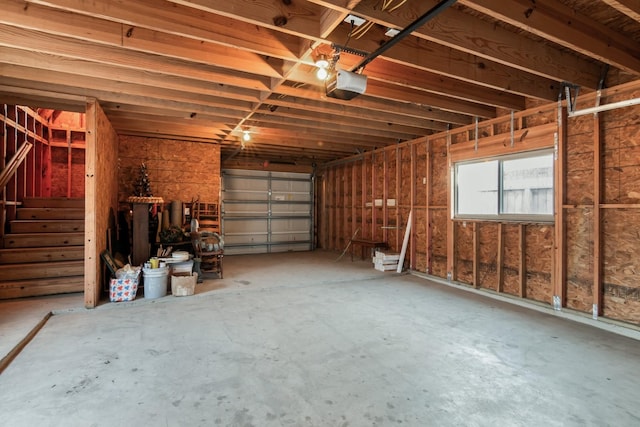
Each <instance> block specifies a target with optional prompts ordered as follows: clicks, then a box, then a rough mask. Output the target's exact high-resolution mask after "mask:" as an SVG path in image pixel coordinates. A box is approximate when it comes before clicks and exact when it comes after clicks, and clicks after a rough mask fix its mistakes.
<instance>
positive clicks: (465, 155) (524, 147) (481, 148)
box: [450, 123, 557, 162]
mask: <svg viewBox="0 0 640 427" xmlns="http://www.w3.org/2000/svg"><path fill="white" fill-rule="evenodd" d="M556 130H557V125H556V124H555V123H548V124H545V125H540V126H534V127H531V128H526V129H518V130H516V131H515V132H514V139H515V144H514V145H513V147H511V143H510V140H511V134H510V133H509V132H505V133H501V134H497V135H492V136H488V137H486V138H479V139H478V150H477V151H476V150H475V140H473V141H467V142H461V143H457V144H453V145H452V146H451V150H450V151H451V156H452V160H453V161H454V162H457V161H461V160H471V159H479V158H483V157H492V156H497V155H504V154H510V153H520V152H522V151H532V150H539V149H543V148H550V147H553V134H554V132H555V131H556Z"/></svg>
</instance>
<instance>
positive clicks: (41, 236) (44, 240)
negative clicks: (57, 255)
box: [4, 233, 84, 250]
mask: <svg viewBox="0 0 640 427" xmlns="http://www.w3.org/2000/svg"><path fill="white" fill-rule="evenodd" d="M82 245H84V233H25V234H8V235H6V236H5V237H4V247H5V248H41V247H46V246H82ZM60 250H62V249H60Z"/></svg>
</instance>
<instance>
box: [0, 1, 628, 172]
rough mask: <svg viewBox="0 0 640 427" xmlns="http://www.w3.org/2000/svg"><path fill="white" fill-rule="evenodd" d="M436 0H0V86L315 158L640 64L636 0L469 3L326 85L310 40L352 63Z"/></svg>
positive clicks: (524, 101) (257, 159) (28, 97)
mask: <svg viewBox="0 0 640 427" xmlns="http://www.w3.org/2000/svg"><path fill="white" fill-rule="evenodd" d="M438 3H439V1H438V0H406V1H401V0H395V1H391V2H384V3H383V2H380V1H379V0H297V1H284V0H260V1H253V0H236V1H228V0H137V1H135V2H125V1H110V0H92V1H86V0H4V2H3V13H2V14H0V96H2V97H3V99H4V102H9V103H11V102H14V101H16V102H17V101H24V102H25V103H28V104H29V105H33V102H36V101H37V102H40V103H42V104H43V105H42V107H45V108H47V107H48V108H68V109H72V110H78V109H81V106H82V99H83V97H93V98H96V99H98V100H99V101H100V103H101V105H102V106H103V108H104V110H105V112H106V114H107V115H108V116H109V118H110V119H111V121H112V122H113V125H114V128H115V129H116V131H117V132H119V133H121V134H128V135H136V136H147V137H160V138H174V139H184V140H189V141H198V142H204V143H211V144H219V145H220V147H221V150H222V159H223V160H225V159H227V161H230V162H234V164H242V162H244V161H246V162H247V164H262V162H263V161H266V162H270V161H272V162H280V163H282V164H291V165H296V166H300V165H307V166H308V165H311V164H321V163H323V162H326V161H331V160H336V159H339V158H342V157H345V156H349V155H353V154H356V153H362V152H366V151H368V150H373V149H375V148H380V147H384V146H387V145H392V144H397V143H398V142H400V141H404V140H409V139H413V138H418V137H424V136H427V135H430V134H433V133H436V132H441V131H444V130H446V129H451V128H455V127H458V126H463V125H467V124H470V123H474V122H475V120H476V119H478V120H480V121H482V120H485V119H488V118H492V117H495V116H496V115H497V114H504V113H505V112H508V111H518V110H522V109H525V108H527V106H529V105H538V104H539V103H540V102H547V101H549V102H551V101H555V100H557V98H558V96H559V94H560V92H561V90H562V88H563V83H566V82H568V83H571V84H573V85H576V86H579V87H580V89H581V90H582V91H584V92H592V91H594V90H595V89H596V88H597V87H598V82H599V81H600V80H601V79H602V77H603V70H604V69H605V67H606V66H607V65H608V66H609V69H608V74H606V75H605V76H604V77H605V85H606V84H609V83H610V84H617V83H624V82H626V81H630V80H636V79H638V75H639V74H640V53H639V52H638V49H637V46H638V45H640V8H639V7H638V5H637V2H635V1H631V0H595V1H594V0H537V1H536V2H535V3H532V2H530V1H527V0H514V1H510V2H506V3H505V2H495V1H490V0H458V1H457V2H456V3H455V4H454V5H453V6H450V7H448V8H447V9H446V10H444V11H443V12H442V13H440V14H439V15H437V16H436V17H435V18H433V19H432V20H430V21H428V22H426V23H425V24H424V25H422V26H420V27H418V28H416V29H415V30H414V31H413V33H412V34H410V35H408V36H407V37H406V38H404V39H402V40H401V41H400V42H399V43H397V44H395V45H394V46H393V47H392V48H390V49H388V50H386V51H384V52H383V53H382V54H381V55H380V56H379V57H377V58H375V59H374V60H373V61H371V62H370V63H369V64H367V65H366V67H365V68H364V70H363V73H364V74H365V75H367V90H366V91H365V93H363V94H360V95H359V96H357V97H355V98H353V99H351V100H349V101H346V100H340V99H335V98H331V97H328V96H327V94H326V89H325V87H324V82H322V81H319V80H318V79H317V78H316V67H315V66H314V61H313V59H314V57H313V55H312V52H313V51H314V49H316V48H318V46H322V47H321V49H323V52H324V51H327V52H328V53H329V57H333V59H334V64H333V65H334V66H335V67H338V68H342V69H347V70H349V69H352V68H353V67H354V66H355V65H356V64H358V63H359V62H360V61H361V60H362V56H358V55H354V54H352V53H350V52H360V53H361V55H365V54H367V53H371V52H374V51H376V50H377V49H378V48H379V47H380V46H381V45H384V44H385V43H386V42H388V40H389V36H388V35H387V34H386V32H387V29H388V28H394V29H397V30H401V29H403V28H405V27H407V26H408V25H409V24H411V23H412V22H414V21H415V20H416V18H418V17H420V16H422V15H424V14H425V12H426V11H427V10H429V9H431V8H432V7H433V6H435V5H436V4H438ZM507 3H508V4H507ZM385 6H386V7H385ZM498 6H499V7H498ZM349 14H353V15H355V16H358V17H360V18H362V19H363V20H364V21H365V24H364V25H363V26H362V27H360V28H357V27H356V26H352V25H351V23H349V22H345V17H346V16H347V15H349ZM345 47H346V49H345ZM245 129H250V131H251V135H252V139H251V141H250V142H249V143H247V144H244V148H243V145H242V143H241V136H242V131H243V130H245Z"/></svg>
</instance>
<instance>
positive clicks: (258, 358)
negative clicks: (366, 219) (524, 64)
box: [0, 252, 640, 426]
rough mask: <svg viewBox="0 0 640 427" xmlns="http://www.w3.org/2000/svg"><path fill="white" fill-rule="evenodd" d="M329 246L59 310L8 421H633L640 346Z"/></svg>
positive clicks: (32, 357) (0, 394)
mask: <svg viewBox="0 0 640 427" xmlns="http://www.w3.org/2000/svg"><path fill="white" fill-rule="evenodd" d="M336 256H337V255H336V254H334V253H324V252H316V253H301V254H273V255H266V256H234V257H226V258H225V279H223V280H217V281H207V282H205V283H204V284H203V285H198V293H197V294H196V295H194V296H192V297H183V298H176V297H171V296H168V297H165V298H162V299H158V300H146V301H145V300H144V299H140V300H136V301H134V302H132V303H119V304H110V303H107V304H104V305H102V306H100V307H99V308H97V309H94V310H84V309H81V308H78V309H76V310H64V311H63V313H62V314H56V315H54V316H53V317H52V318H51V319H50V320H49V321H48V322H47V324H46V325H45V326H44V328H43V329H42V330H41V331H40V332H39V333H38V334H37V336H36V337H35V338H34V339H33V340H32V341H31V342H30V343H29V344H28V345H27V347H26V348H25V349H24V350H23V351H22V353H20V354H19V355H18V357H16V359H15V360H14V361H13V363H12V364H11V365H10V366H9V367H8V368H7V369H6V370H5V371H4V373H3V374H2V375H0V414H1V415H0V424H2V425H7V426H32V425H38V426H61V425H64V426H134V425H144V426H147V425H148V426H156V425H162V426H217V425H221V426H391V425H394V426H397V425H408V426H431V425H433V426H461V425H464V426H608V425H610V426H637V425H640V406H639V405H638V402H640V381H638V379H637V372H638V366H639V364H638V363H639V362H640V341H637V340H634V339H631V338H628V337H624V336H620V335H616V334H612V333H610V332H607V331H603V330H600V329H597V328H593V327H591V326H587V325H584V324H581V323H578V322H573V321H569V320H565V319H562V318H559V317H557V316H554V315H553V314H546V313H541V312H539V311H535V310H530V309H527V308H523V307H519V306H515V305H510V304H507V303H504V302H502V301H497V300H493V299H490V298H487V297H485V296H482V295H476V294H473V293H469V292H465V291H461V290H459V289H455V288H452V287H448V286H445V285H442V284H438V283H434V282H429V281H426V280H424V279H422V278H419V277H415V276H410V275H396V274H395V273H380V272H377V271H375V270H373V268H372V267H371V264H369V263H367V262H353V263H352V262H350V261H349V260H348V259H343V260H341V261H340V262H334V259H335V258H336Z"/></svg>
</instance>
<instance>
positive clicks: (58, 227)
mask: <svg viewBox="0 0 640 427" xmlns="http://www.w3.org/2000/svg"><path fill="white" fill-rule="evenodd" d="M10 226H11V233H74V232H80V231H84V219H81V220H75V219H65V220H14V221H11V222H10Z"/></svg>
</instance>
